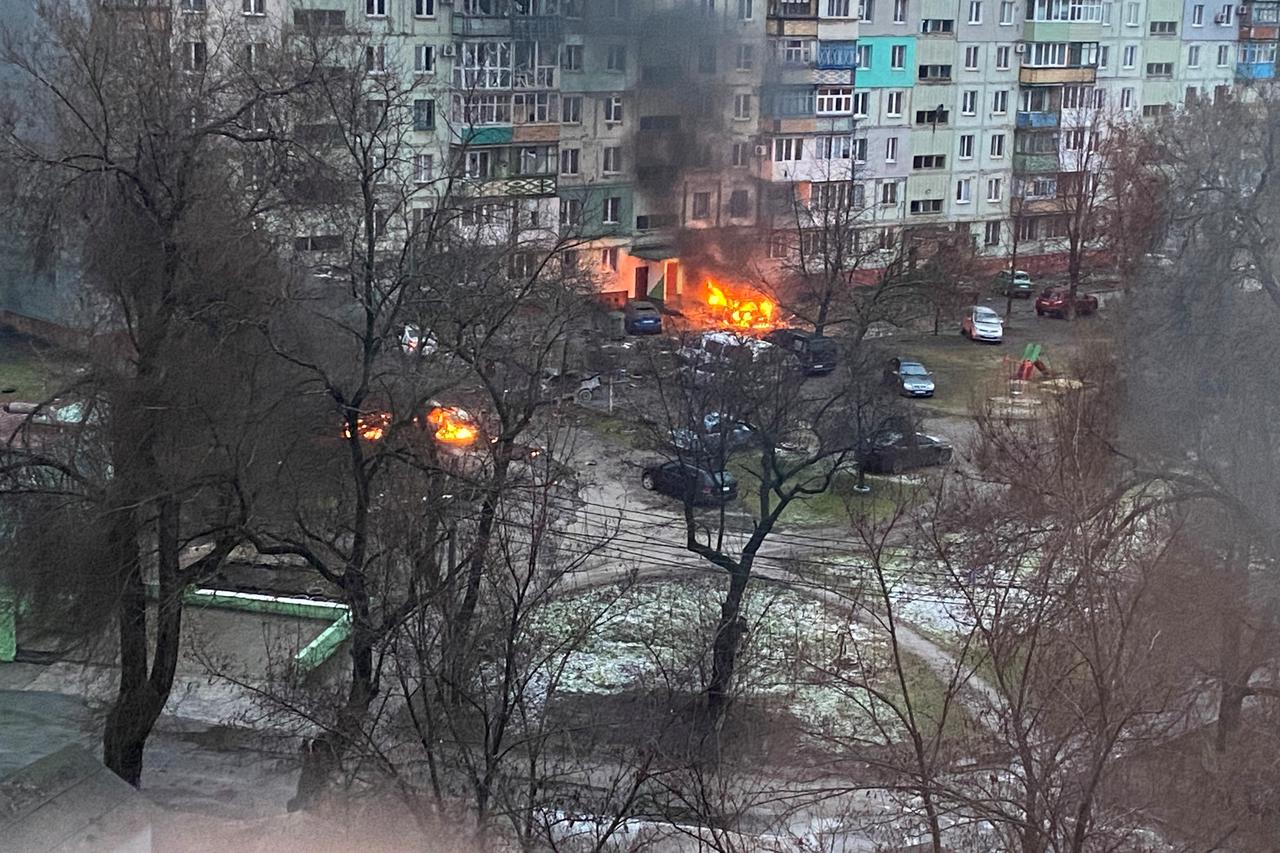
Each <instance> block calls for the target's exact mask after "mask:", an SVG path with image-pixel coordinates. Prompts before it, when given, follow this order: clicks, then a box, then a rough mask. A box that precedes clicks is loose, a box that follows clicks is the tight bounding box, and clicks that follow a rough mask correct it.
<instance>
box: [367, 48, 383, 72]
mask: <svg viewBox="0 0 1280 853" xmlns="http://www.w3.org/2000/svg"><path fill="white" fill-rule="evenodd" d="M364 70H365V73H366V74H386V73H387V46H386V45H385V44H367V45H365V48H364Z"/></svg>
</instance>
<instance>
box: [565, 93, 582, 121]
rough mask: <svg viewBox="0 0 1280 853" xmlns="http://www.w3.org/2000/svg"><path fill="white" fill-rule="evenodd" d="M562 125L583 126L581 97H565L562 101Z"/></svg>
mask: <svg viewBox="0 0 1280 853" xmlns="http://www.w3.org/2000/svg"><path fill="white" fill-rule="evenodd" d="M560 123H561V124H582V96H581V95H565V96H564V97H563V98H561V99H560Z"/></svg>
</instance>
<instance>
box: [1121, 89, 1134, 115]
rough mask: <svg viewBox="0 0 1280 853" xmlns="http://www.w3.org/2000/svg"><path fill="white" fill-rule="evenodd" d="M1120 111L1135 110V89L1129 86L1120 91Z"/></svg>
mask: <svg viewBox="0 0 1280 853" xmlns="http://www.w3.org/2000/svg"><path fill="white" fill-rule="evenodd" d="M1120 109H1122V110H1131V109H1133V89H1131V88H1129V87H1127V86H1126V87H1125V88H1123V89H1121V90H1120Z"/></svg>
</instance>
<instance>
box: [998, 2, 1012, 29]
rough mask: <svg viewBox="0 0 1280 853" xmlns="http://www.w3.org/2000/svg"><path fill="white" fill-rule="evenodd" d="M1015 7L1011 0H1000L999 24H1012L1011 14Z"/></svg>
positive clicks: (1006, 25)
mask: <svg viewBox="0 0 1280 853" xmlns="http://www.w3.org/2000/svg"><path fill="white" fill-rule="evenodd" d="M1014 11H1015V7H1014V4H1013V0H1000V22H999V23H1000V26H1002V27H1011V26H1013V15H1014Z"/></svg>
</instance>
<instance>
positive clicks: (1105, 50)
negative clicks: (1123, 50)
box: [1098, 44, 1111, 70]
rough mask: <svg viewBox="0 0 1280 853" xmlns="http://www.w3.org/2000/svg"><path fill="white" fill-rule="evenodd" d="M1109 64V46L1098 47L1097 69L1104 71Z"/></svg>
mask: <svg viewBox="0 0 1280 853" xmlns="http://www.w3.org/2000/svg"><path fill="white" fill-rule="evenodd" d="M1110 64H1111V45H1109V44H1102V45H1098V68H1100V69H1103V70H1105V69H1106V67H1107V66H1108V65H1110Z"/></svg>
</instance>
